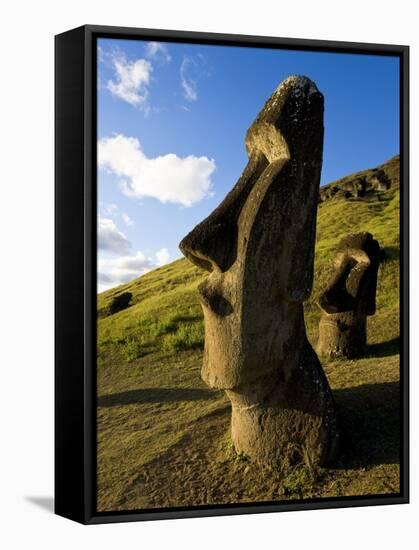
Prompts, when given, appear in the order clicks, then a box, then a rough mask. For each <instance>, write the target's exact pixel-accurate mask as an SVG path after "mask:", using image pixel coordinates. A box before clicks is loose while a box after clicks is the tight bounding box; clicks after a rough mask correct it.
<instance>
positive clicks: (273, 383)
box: [180, 76, 338, 466]
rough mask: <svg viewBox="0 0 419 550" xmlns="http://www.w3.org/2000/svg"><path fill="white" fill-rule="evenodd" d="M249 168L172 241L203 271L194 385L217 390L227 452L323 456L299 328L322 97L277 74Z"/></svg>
mask: <svg viewBox="0 0 419 550" xmlns="http://www.w3.org/2000/svg"><path fill="white" fill-rule="evenodd" d="M246 149H247V154H248V157H249V161H248V164H247V166H246V168H245V170H244V171H243V174H242V175H241V177H240V178H239V180H238V182H237V184H236V185H235V186H234V188H233V189H232V190H231V191H230V193H229V194H228V195H227V196H226V198H225V199H224V201H223V202H222V203H221V204H220V205H219V206H218V207H217V208H216V209H215V210H214V211H213V212H212V214H210V216H208V218H206V219H205V220H204V221H203V222H201V223H200V224H199V225H197V226H196V227H195V229H194V230H193V231H192V232H191V233H189V235H187V236H186V237H185V238H184V239H183V240H182V242H181V243H180V249H181V250H182V252H183V253H184V254H185V256H186V257H187V258H188V259H189V260H190V261H192V262H193V263H194V264H196V265H198V266H200V267H202V268H204V269H206V270H208V271H209V272H210V275H209V276H208V278H207V280H206V281H205V282H204V283H203V284H202V285H201V286H200V288H199V294H200V299H201V303H202V308H203V312H204V319H205V353H204V364H203V368H202V377H203V379H204V381H205V382H206V383H207V384H208V385H209V386H210V387H214V388H221V389H225V390H226V391H227V394H228V396H229V398H230V400H231V403H232V431H231V434H232V439H233V443H234V445H235V448H236V450H237V451H238V452H244V453H245V454H246V455H248V456H249V457H250V458H252V459H254V460H255V461H258V462H260V463H262V464H267V465H272V466H274V465H281V464H283V463H284V462H285V461H291V462H292V461H296V460H297V461H298V460H301V461H305V462H307V463H308V464H309V465H310V466H317V465H321V464H324V463H326V462H328V461H330V460H331V459H333V458H334V456H335V455H336V451H337V441H338V434H337V429H336V417H335V408H334V402H333V399H332V395H331V392H330V388H329V386H328V383H327V380H326V377H325V375H324V373H323V370H322V367H321V365H320V363H319V361H318V359H317V356H316V354H315V353H314V351H313V349H312V348H311V346H310V344H309V342H308V340H307V337H306V332H305V325H304V314H303V302H304V301H305V300H306V299H307V298H308V297H309V296H310V293H311V289H312V283H313V263H314V243H315V228H316V214H317V202H318V187H319V181H320V171H321V164H322V149H323V96H322V94H321V93H320V92H319V91H318V89H317V87H316V86H315V84H314V83H313V82H312V81H310V80H309V79H308V78H305V77H300V76H293V77H290V78H287V79H286V80H285V81H284V82H283V83H282V84H281V85H280V86H279V87H278V88H277V90H275V92H274V93H273V94H272V96H271V97H270V99H269V100H268V101H267V103H266V104H265V106H264V107H263V109H262V111H261V112H260V114H259V115H258V117H257V118H256V120H255V122H254V123H253V124H252V125H251V127H250V128H249V130H248V132H247V135H246Z"/></svg>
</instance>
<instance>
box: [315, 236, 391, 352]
mask: <svg viewBox="0 0 419 550" xmlns="http://www.w3.org/2000/svg"><path fill="white" fill-rule="evenodd" d="M380 258H381V251H380V246H379V244H378V242H377V241H376V240H374V238H373V236H372V235H371V234H370V233H366V232H364V233H356V234H353V235H348V236H346V237H344V238H343V239H342V240H341V241H340V243H339V245H338V249H337V254H336V257H335V271H334V273H333V275H332V277H331V279H330V281H329V283H328V285H327V287H326V289H325V290H324V292H323V293H322V295H321V296H320V299H319V306H320V309H321V312H322V313H321V318H320V324H319V340H318V344H317V348H316V351H317V353H318V354H319V355H321V356H327V357H348V358H353V357H357V356H360V355H363V354H364V353H365V349H366V345H367V316H368V315H374V313H375V293H376V287H377V272H378V267H379V263H380Z"/></svg>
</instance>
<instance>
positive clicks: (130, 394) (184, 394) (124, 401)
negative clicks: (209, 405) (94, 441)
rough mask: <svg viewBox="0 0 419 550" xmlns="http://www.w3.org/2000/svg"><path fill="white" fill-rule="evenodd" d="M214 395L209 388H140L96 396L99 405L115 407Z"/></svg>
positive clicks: (201, 398)
mask: <svg viewBox="0 0 419 550" xmlns="http://www.w3.org/2000/svg"><path fill="white" fill-rule="evenodd" d="M213 397H214V392H213V391H211V390H206V389H200V388H141V389H138V390H129V391H124V392H121V393H112V394H110V395H101V396H99V397H98V400H97V404H98V406H99V407H115V406H117V405H132V404H138V403H170V402H176V401H201V400H205V399H211V398H213Z"/></svg>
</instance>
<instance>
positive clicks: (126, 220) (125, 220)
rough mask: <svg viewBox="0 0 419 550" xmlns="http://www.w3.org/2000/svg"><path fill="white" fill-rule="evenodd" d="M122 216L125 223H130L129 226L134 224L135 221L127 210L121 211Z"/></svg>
mask: <svg viewBox="0 0 419 550" xmlns="http://www.w3.org/2000/svg"><path fill="white" fill-rule="evenodd" d="M121 217H122V219H123V221H124V223H125V225H128V226H131V225H134V221H133V220H132V219H131V218H130V217H129V216H128V214H126V213H125V212H121Z"/></svg>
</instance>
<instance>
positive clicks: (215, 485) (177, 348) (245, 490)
mask: <svg viewBox="0 0 419 550" xmlns="http://www.w3.org/2000/svg"><path fill="white" fill-rule="evenodd" d="M380 168H383V169H385V170H387V172H386V173H387V174H388V175H389V177H390V179H391V187H390V189H389V190H388V191H385V192H381V193H369V194H367V195H366V196H365V197H363V198H349V199H345V198H343V197H341V196H339V197H335V198H332V199H330V200H327V201H324V202H322V203H321V204H320V205H319V211H318V224H317V244H316V261H315V283H314V289H313V293H312V296H311V299H310V301H309V302H308V303H307V304H305V312H306V313H305V314H306V325H307V332H308V335H309V338H310V340H311V342H312V343H313V344H314V343H315V341H316V338H317V334H318V321H319V310H318V307H317V306H316V305H315V302H316V299H317V297H318V295H319V292H320V291H321V289H322V287H323V286H324V284H325V281H326V280H327V278H328V276H329V274H330V272H331V269H332V267H331V261H332V259H333V255H334V249H335V246H336V244H337V243H338V241H339V239H340V238H341V237H342V236H344V235H346V234H347V233H353V232H357V231H370V232H371V233H372V234H373V235H374V237H375V238H376V239H377V240H378V241H379V243H380V245H381V247H383V248H384V249H385V252H386V259H385V261H384V262H383V263H382V264H381V266H380V270H379V275H378V289H377V313H376V315H374V316H373V317H370V318H369V320H368V344H369V345H368V351H367V354H366V356H365V357H363V358H361V359H358V360H351V361H343V360H340V361H331V362H328V363H323V366H324V369H325V372H326V374H327V377H328V379H329V382H330V385H331V387H332V389H333V393H334V396H335V399H336V402H337V406H338V408H339V414H340V421H341V430H342V435H343V441H344V446H343V449H342V453H341V458H340V460H339V462H338V463H337V464H336V465H335V467H334V468H333V469H323V470H321V471H319V472H309V471H307V470H306V469H305V467H303V466H298V467H294V468H291V469H290V468H288V469H286V470H284V471H281V472H280V471H272V470H268V469H262V468H260V467H257V466H256V465H254V464H252V463H251V462H249V461H248V460H247V459H246V457H243V456H240V457H238V456H236V455H235V453H234V451H233V449H232V447H231V444H230V440H229V435H228V430H229V420H230V410H229V401H228V399H227V398H226V397H225V395H224V392H219V391H213V390H210V389H209V388H207V387H206V386H205V384H204V383H203V382H202V381H201V378H200V367H201V363H202V350H203V343H204V328H203V320H202V313H201V308H200V306H199V304H198V300H197V292H196V289H197V286H198V284H199V283H200V282H201V281H202V280H203V279H204V278H205V277H206V273H205V272H202V271H201V270H199V269H197V268H195V267H194V266H192V265H191V264H190V263H189V262H188V261H187V260H185V259H181V260H177V261H175V262H173V263H171V264H169V265H166V266H164V267H162V268H159V269H156V270H154V271H152V272H150V273H147V274H146V275H144V276H142V277H140V278H138V279H135V280H134V281H131V282H130V283H127V284H126V285H123V286H120V287H118V288H117V289H112V290H110V291H108V292H104V293H102V294H101V295H99V297H98V368H97V383H98V409H97V419H98V509H99V510H102V511H104V510H118V509H119V510H123V509H136V508H150V507H152V508H154V507H166V506H185V505H194V504H195V505H199V504H209V503H214V504H223V503H229V502H251V501H253V502H254V501H272V500H286V499H294V498H307V497H325V496H340V495H360V494H381V493H389V492H390V493H391V492H398V490H399V464H398V463H399V454H398V453H399V433H398V429H399V418H398V415H399V410H398V408H399V393H398V392H399V386H398V381H399V354H398V345H399V344H398V339H399V175H398V174H399V170H398V157H396V158H395V159H392V160H391V161H389V163H388V164H386V165H384V167H380ZM365 173H367V172H365ZM350 177H359V174H355V175H354V176H350ZM350 177H348V178H350ZM348 178H345V180H347V179H348ZM124 291H129V292H131V293H132V300H131V304H130V306H129V307H128V308H127V309H125V310H123V311H120V312H119V313H115V314H112V315H110V314H109V305H110V302H111V300H112V298H113V297H114V296H115V295H118V294H120V293H121V292H124Z"/></svg>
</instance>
